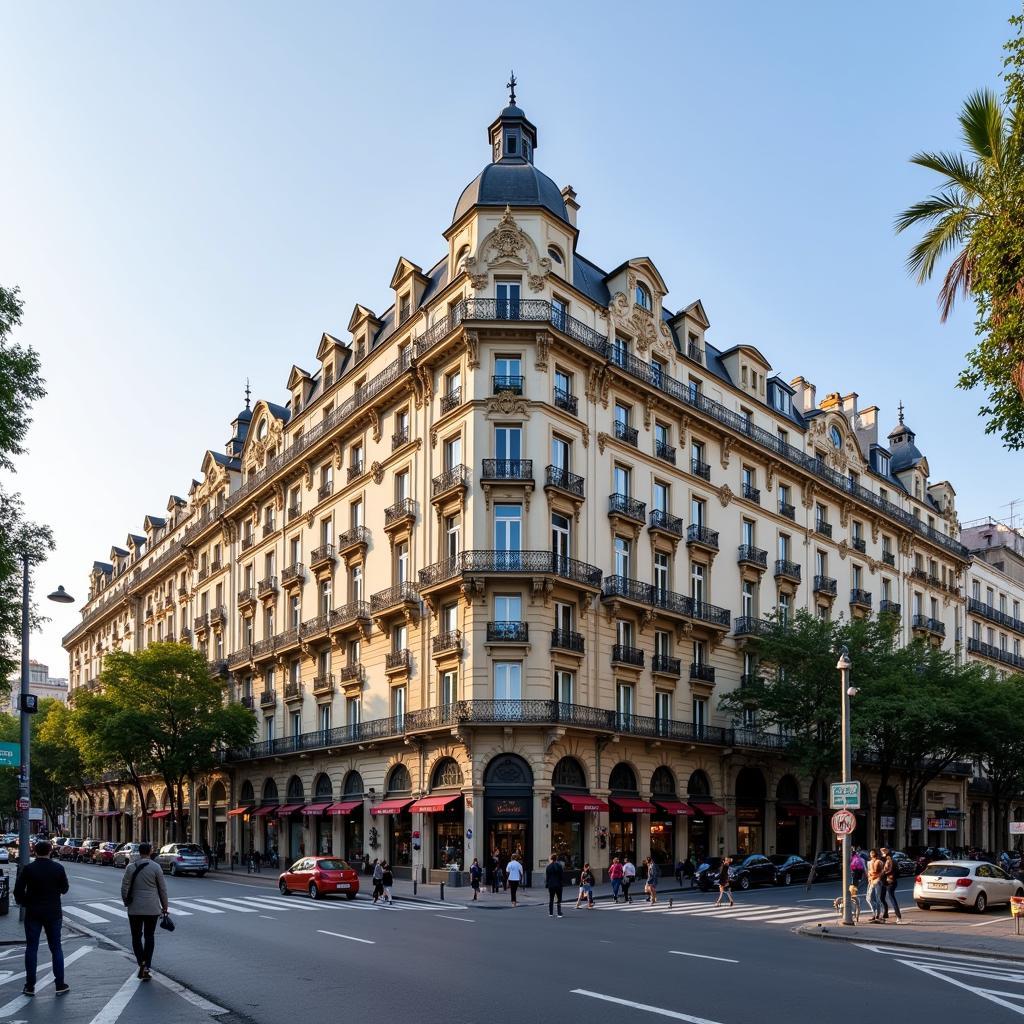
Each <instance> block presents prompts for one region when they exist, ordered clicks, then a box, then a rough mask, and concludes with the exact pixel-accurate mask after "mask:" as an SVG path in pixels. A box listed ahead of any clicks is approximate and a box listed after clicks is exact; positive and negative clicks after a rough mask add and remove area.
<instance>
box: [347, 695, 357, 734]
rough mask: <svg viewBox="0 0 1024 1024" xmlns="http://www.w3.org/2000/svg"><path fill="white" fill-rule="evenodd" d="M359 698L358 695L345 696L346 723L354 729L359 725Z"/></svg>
mask: <svg viewBox="0 0 1024 1024" xmlns="http://www.w3.org/2000/svg"><path fill="white" fill-rule="evenodd" d="M359 714H360V706H359V698H358V697H346V698H345V724H346V725H347V726H348V727H349V728H350V729H352V730H355V727H356V726H358V725H359Z"/></svg>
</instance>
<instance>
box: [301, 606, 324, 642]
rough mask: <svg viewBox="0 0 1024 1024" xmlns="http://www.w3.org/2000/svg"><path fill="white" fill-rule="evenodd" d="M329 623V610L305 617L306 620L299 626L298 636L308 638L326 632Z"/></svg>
mask: <svg viewBox="0 0 1024 1024" xmlns="http://www.w3.org/2000/svg"><path fill="white" fill-rule="evenodd" d="M330 624H331V613H330V612H323V613H322V614H320V615H317V616H315V617H314V618H312V619H306V621H305V622H303V623H302V625H301V626H299V637H300V638H301V639H303V640H308V639H309V638H310V637H314V636H318V635H320V634H322V633H326V632H327V630H328V628H329V627H330Z"/></svg>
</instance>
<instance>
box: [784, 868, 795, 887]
mask: <svg viewBox="0 0 1024 1024" xmlns="http://www.w3.org/2000/svg"><path fill="white" fill-rule="evenodd" d="M782 884H783V885H792V884H793V876H792V875H791V874H790V873H789V872H788V871H787V872H786V873H785V874H784V875H783V876H782Z"/></svg>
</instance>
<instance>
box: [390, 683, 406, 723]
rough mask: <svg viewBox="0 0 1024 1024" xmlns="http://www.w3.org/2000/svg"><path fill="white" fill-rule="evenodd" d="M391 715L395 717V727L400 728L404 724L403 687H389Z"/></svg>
mask: <svg viewBox="0 0 1024 1024" xmlns="http://www.w3.org/2000/svg"><path fill="white" fill-rule="evenodd" d="M391 717H392V718H393V719H395V727H396V728H397V729H402V728H404V726H405V687H404V686H392V687H391Z"/></svg>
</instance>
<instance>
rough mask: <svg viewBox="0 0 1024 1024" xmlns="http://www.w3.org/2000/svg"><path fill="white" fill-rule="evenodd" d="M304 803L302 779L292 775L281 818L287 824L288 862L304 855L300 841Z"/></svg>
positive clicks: (302, 843) (304, 850)
mask: <svg viewBox="0 0 1024 1024" xmlns="http://www.w3.org/2000/svg"><path fill="white" fill-rule="evenodd" d="M305 803H306V790H305V787H304V786H303V785H302V779H300V778H299V777H298V775H293V776H292V777H291V778H290V779H289V780H288V789H287V791H286V795H285V805H284V807H282V808H281V812H280V813H281V817H283V818H286V820H287V822H288V861H289V863H291V862H292V861H296V860H298V859H299V857H304V856H305V855H306V844H305V842H303V839H302V807H303V805H304V804H305Z"/></svg>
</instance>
